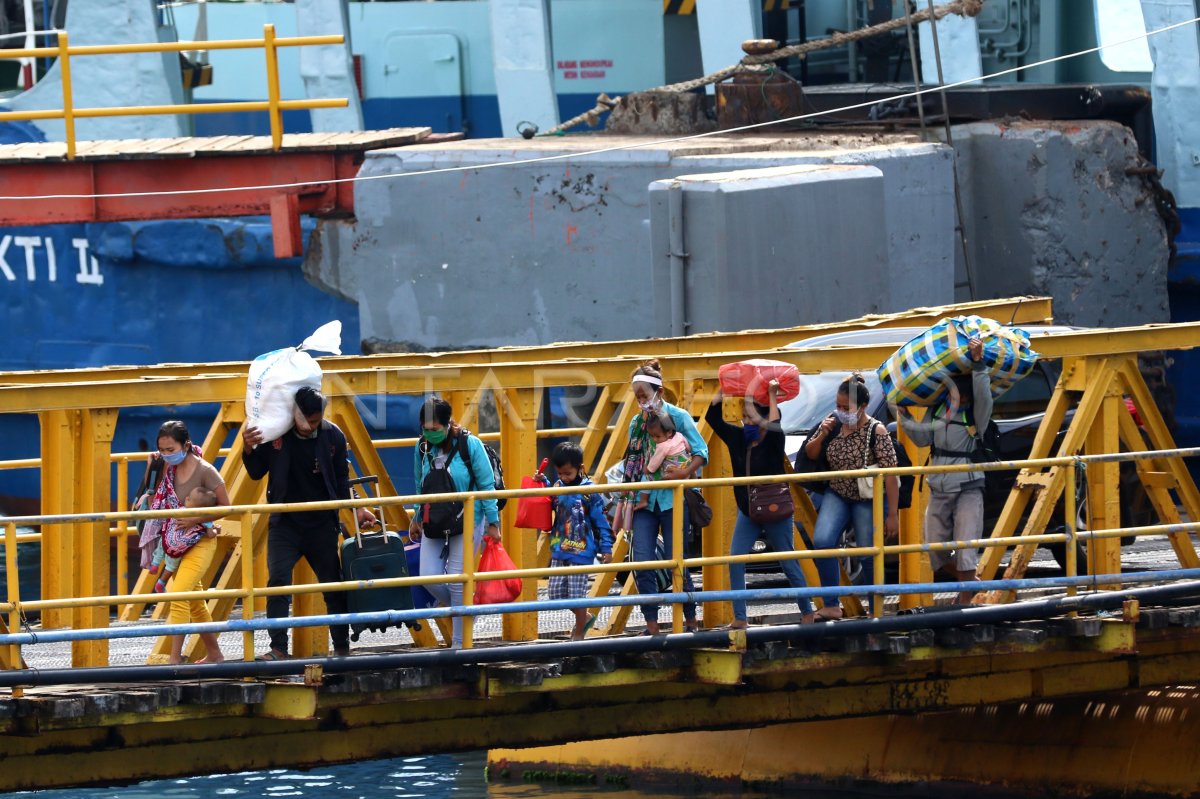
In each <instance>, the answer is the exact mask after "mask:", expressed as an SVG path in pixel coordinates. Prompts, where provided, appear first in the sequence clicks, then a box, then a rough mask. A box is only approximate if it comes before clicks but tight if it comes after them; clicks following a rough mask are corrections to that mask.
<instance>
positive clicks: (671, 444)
mask: <svg viewBox="0 0 1200 799" xmlns="http://www.w3.org/2000/svg"><path fill="white" fill-rule="evenodd" d="M646 434H647V435H649V436H650V440H651V441H653V442H654V454H653V455H651V456H650V460H648V461H646V471H645V472H643V473H642V480H644V481H647V482H649V481H650V480H664V479H666V478H664V477H663V475H664V474H666V472H667V470H668V469H670V468H672V467H675V468H681V469H682V468H686V467H687V465H688V464H689V463H691V462H692V450H691V447H689V446H688V443H687V439H686V438H684V437H683V436H682V435H680V434H679V432H678V431H676V430H675V423H674V422H672V421H671V415H670V414H669V413H666V412H664V411H653V412H651V413H650V414H649V415H648V416H647V417H646ZM649 503H650V492H649V491H642V492H641V493H639V494H638V503H637V505H635V506H634V510H641V509H642V508H645V507H646V506H647V505H648V504H649Z"/></svg>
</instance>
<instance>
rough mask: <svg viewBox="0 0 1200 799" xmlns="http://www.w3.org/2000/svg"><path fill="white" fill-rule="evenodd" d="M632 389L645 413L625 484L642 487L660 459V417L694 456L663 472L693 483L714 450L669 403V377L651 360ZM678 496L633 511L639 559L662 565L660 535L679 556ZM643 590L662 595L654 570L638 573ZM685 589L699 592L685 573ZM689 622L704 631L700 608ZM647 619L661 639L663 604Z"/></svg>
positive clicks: (690, 606)
mask: <svg viewBox="0 0 1200 799" xmlns="http://www.w3.org/2000/svg"><path fill="white" fill-rule="evenodd" d="M630 389H631V390H632V392H633V396H634V399H636V400H637V403H638V406H639V407H640V408H641V413H639V414H636V415H635V416H634V417H633V419H632V420H631V421H630V423H629V446H628V448H627V449H626V450H625V458H624V461H625V464H624V480H623V481H622V482H625V483H637V482H641V480H642V475H643V474H644V472H645V468H646V466H647V465H648V461H649V460H650V459H651V458H652V457H653V456H654V450H655V446H656V445H655V442H654V440H653V439H652V438H650V434H649V431H647V429H646V423H647V422H648V421H649V419H650V417H651V416H652V415H654V414H657V413H664V414H666V415H667V416H669V417H670V419H671V422H672V423H673V424H674V426H675V429H676V430H677V431H679V433H680V434H681V435H682V436H683V437H684V438H685V439H687V443H688V446H689V447H690V448H691V451H692V457H691V459H690V461H689V462H688V464H687V465H686V466H671V467H669V468H667V469H665V470H664V471H663V475H662V476H663V478H664V479H666V480H688V479H691V478H692V477H694V476H695V475H696V472H698V471H700V468H701V467H702V466H704V464H705V463H707V462H708V446H707V445H706V444H705V443H704V439H703V438H701V437H700V431H699V430H697V429H696V423H695V422H694V421H692V417H691V416H690V415H689V414H688V413H687V411H685V410H683V409H682V408H677V407H675V406H674V405H672V404H671V403H669V402H666V401H665V400H664V399H663V377H662V372H661V371H660V369H659V363H658V360H657V359H656V360H652V361H647V362H646V363H645V364H644V365H642V366H639V367H638V368H637V369H635V370H634V371H633V375H632V377H631V379H630ZM674 502H675V500H674V492H673V491H672V490H671V489H669V488H665V489H657V490H654V491H650V492H648V497H647V500H646V506H645V507H643V508H640V509H638V510H635V511H634V512H633V560H634V561H646V560H658V557H657V556H656V554H655V544H656V543H657V542H658V537H659V534H660V533H661V534H662V537H663V544H664V550H665V554H666V557H667V558H672V557H674V556H673V554H672V550H673V549H674V540H673V537H672V535H671V524H672V518H673V516H674V511H675V508H674ZM679 510H680V512H681V513H682V514H683V527H684V529H685V530H686V529H687V527H688V515H687V506H686V505H685V506H684V507H683V508H680V509H679ZM634 580H635V582H636V583H637V589H638V592H639V593H642V594H654V593H657V592H658V586H657V582H656V580H655V578H654V573H653V572H652V571H649V570H646V569H642V570H639V571H637V572H635V577H634ZM683 590H684V591H689V592H690V591H694V590H695V588H694V586H693V584H692V576H691V575H690V574H689V573H688V572H687V570H686V569H685V570H684V572H683ZM683 614H684V619H685V625H684V628H685V629H686V630H687V631H688V632H694V631H696V630H698V629H699V625H698V624H697V623H696V605H695V604H694V603H690V602H689V603H686V604H685V605H684V606H683ZM642 615H643V616H645V617H646V634H648V635H658V634H659V632H660V631H659V626H658V605H650V604H647V605H642Z"/></svg>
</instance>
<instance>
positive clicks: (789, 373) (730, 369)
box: [717, 358, 800, 405]
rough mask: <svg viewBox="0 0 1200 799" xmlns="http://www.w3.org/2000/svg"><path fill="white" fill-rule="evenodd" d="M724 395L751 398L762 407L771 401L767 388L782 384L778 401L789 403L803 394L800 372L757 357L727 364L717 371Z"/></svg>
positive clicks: (784, 364) (787, 365)
mask: <svg viewBox="0 0 1200 799" xmlns="http://www.w3.org/2000/svg"><path fill="white" fill-rule="evenodd" d="M717 378H718V379H719V380H720V381H721V392H722V393H724V394H725V396H727V397H750V398H751V399H753V400H754V401H755V402H757V403H758V404H759V405H766V404H768V403H769V402H770V397H769V396H768V395H767V386H768V385H769V384H770V382H771V381H772V380H778V381H779V397H778V400H779V401H780V402H783V401H784V400H790V399H793V398H795V397H796V396H798V395H799V394H800V371H799V370H798V369H797V368H796V367H795V366H793V365H792V364H790V363H784V362H783V361H770V360H767V359H765V358H754V359H752V360H749V361H738V362H737V363H727V364H725V365H724V366H722V367H721V368H720V369H718V370H717Z"/></svg>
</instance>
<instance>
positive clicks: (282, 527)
mask: <svg viewBox="0 0 1200 799" xmlns="http://www.w3.org/2000/svg"><path fill="white" fill-rule="evenodd" d="M294 413H295V426H294V427H293V428H292V429H291V430H289V431H288V432H287V433H284V434H283V435H282V436H280V437H279V438H277V439H275V440H274V441H270V442H266V443H265V444H264V443H263V436H262V433H261V432H260V431H259V430H258V429H256V428H253V427H246V428H243V429H242V440H243V442H244V444H245V446H244V448H243V450H242V463H243V465H245V467H246V473H247V474H249V475H250V477H251V479H254V480H260V479H262V477H263V476H264V475H269V477H268V479H267V501H268V502H271V503H279V504H283V503H292V502H321V501H326V500H334V499H349V498H350V468H349V463H348V462H347V459H346V457H347V452H346V436H345V434H343V433H342V431H341V430H340V429H338V426H337V425H335V424H333V423H332V422H330V421H327V420H326V419H325V397H324V395H322V394H321V392H319V391H317V390H316V389H313V388H309V387H307V386H305V387H304V388H301V389H300V390H299V391H297V392H296V409H295V412H294ZM260 445H261V446H260ZM357 512H358V521H359V524H360V525H362V526H364V527H369V526H371V525H372V524H374V523H375V514H373V513H371V511H369V510H367V509H366V508H359V509H358V511H357ZM340 540H341V526H340V525H339V523H338V515H337V511H334V510H317V511H301V512H296V513H272V514H271V519H270V521H269V523H268V534H267V572H268V579H267V585H268V586H270V587H272V588H274V587H277V586H285V585H291V584H292V570H293V569H294V568H295V567H296V562H297V561H298V560H300V558H304V559H305V560H306V561H308V565H309V566H310V567H311V568H312V570H313V573H315V574H316V576H317V580H319V581H320V582H322V583H335V582H340V581H341V579H342V577H341V569H340V567H339V562H338V544H339V542H340ZM290 603H291V597H290V596H287V595H278V596H271V597H267V618H270V619H278V618H284V617H286V616H287V615H288V606H289V605H290ZM325 606H326V608H328V610H329V612H330V613H345V612H346V609H347V606H346V594H345V593H344V592H342V591H332V592H327V593H326V594H325ZM270 634H271V651H270V652H268V653H267V654H266V655H263V656H261V657H260V658H259V660H283V659H285V658H287V656H288V633H287V630H286V629H279V630H271V631H270ZM329 634H330V637H331V638H332V639H333V652H334V654H335V655H338V656H340V657H344V656H346V655H348V654H350V628H349V627H348V626H347V625H344V624H339V625H333V626H331V627H330V628H329Z"/></svg>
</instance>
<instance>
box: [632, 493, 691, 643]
mask: <svg viewBox="0 0 1200 799" xmlns="http://www.w3.org/2000/svg"><path fill="white" fill-rule="evenodd" d="M673 513H674V509H670V510H650V509H649V508H645V509H642V510H639V511H634V513H633V559H634V560H635V561H639V560H658V557H657V556H656V555H655V554H654V544H655V542H656V541H657V540H658V534H659V531H660V530H661V531H662V538H663V549H664V551H665V552H666V555H667V557H668V558H672V557H674V555H673V554H672V552H673V547H672V541H671V517H672V515H673ZM687 529H688V512H687V507H686V506H685V507H684V509H683V532H684V534H685V536H686V534H687ZM633 579H634V582H635V583H636V584H637V590H638V593H639V594H657V593H658V584H657V583H656V582H655V580H654V572H652V571H646V570H643V571H639V572H634V578H633ZM683 590H684V591H687V592H688V593H691V592H693V591H695V590H696V587H695V586H694V585H693V584H692V576H691V574H689V573H688V571H687V569H684V570H683ZM641 607H642V615H643V616H645V617H646V620H647V621H658V605H642V606H641ZM683 615H684V618H686V619H687V620H688V621H695V619H696V603H694V602H687V603H685V604H684V606H683Z"/></svg>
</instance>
